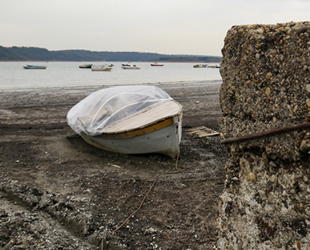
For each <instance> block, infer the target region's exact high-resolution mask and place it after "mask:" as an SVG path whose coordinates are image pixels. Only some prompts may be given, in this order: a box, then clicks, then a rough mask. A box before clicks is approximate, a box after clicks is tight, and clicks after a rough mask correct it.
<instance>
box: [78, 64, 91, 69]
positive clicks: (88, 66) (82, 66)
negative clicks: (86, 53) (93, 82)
mask: <svg viewBox="0 0 310 250" xmlns="http://www.w3.org/2000/svg"><path fill="white" fill-rule="evenodd" d="M91 66H92V64H83V65H80V66H79V68H80V69H90V68H91Z"/></svg>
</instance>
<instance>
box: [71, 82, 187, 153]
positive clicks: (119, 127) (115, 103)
mask: <svg viewBox="0 0 310 250" xmlns="http://www.w3.org/2000/svg"><path fill="white" fill-rule="evenodd" d="M182 116H183V110H182V106H181V105H180V104H179V103H178V102H176V101H175V100H173V99H172V98H171V97H170V96H169V95H168V94H167V93H166V92H165V91H163V90H162V89H160V88H158V87H156V86H144V85H139V86H120V87H111V88H107V89H102V90H99V91H96V92H94V93H92V94H90V95H89V96H88V97H86V98H85V99H83V100H82V101H80V102H79V103H78V104H76V105H75V106H74V107H72V108H71V109H70V111H69V112H68V114H67V122H68V124H69V126H70V127H71V128H72V129H73V130H74V131H75V132H76V133H77V134H79V135H81V137H82V138H83V139H84V140H85V141H86V142H88V143H89V144H91V145H93V146H96V147H98V148H101V149H104V150H107V151H112V152H117V153H123V154H146V153H159V154H164V155H167V156H170V157H171V158H176V157H177V155H178V153H179V144H180V141H181V136H182Z"/></svg>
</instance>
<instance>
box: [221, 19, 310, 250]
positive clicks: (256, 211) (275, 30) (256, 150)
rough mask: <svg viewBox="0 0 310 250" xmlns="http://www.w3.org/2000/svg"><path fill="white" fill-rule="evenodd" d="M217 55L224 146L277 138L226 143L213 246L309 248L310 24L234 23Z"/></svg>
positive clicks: (231, 247) (228, 247) (229, 247)
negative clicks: (219, 67)
mask: <svg viewBox="0 0 310 250" xmlns="http://www.w3.org/2000/svg"><path fill="white" fill-rule="evenodd" d="M222 54H223V58H222V63H221V70H220V73H221V75H222V78H223V84H222V85H221V89H220V105H221V109H222V114H223V117H222V118H220V121H219V123H220V133H221V138H222V140H223V142H225V140H226V141H227V139H230V138H238V137H242V136H248V135H253V134H254V135H255V134H257V133H269V132H270V131H271V132H272V131H276V130H278V132H279V131H281V133H271V134H270V135H265V136H260V137H254V138H252V139H248V140H239V141H235V142H231V143H228V142H227V144H226V145H227V148H228V150H229V159H228V161H227V163H226V180H225V189H224V192H223V194H222V195H221V197H220V205H219V208H220V209H219V219H218V226H219V230H220V233H219V240H218V248H219V249H306V248H305V247H306V246H310V235H309V233H308V225H309V221H310V217H309V216H310V203H309V198H310V196H309V195H310V191H309V190H310V186H309V182H308V180H309V175H310V171H309V169H310V168H309V167H310V164H309V163H310V157H309V151H310V131H309V126H308V125H309V123H307V122H309V120H310V113H309V111H310V87H309V84H310V72H309V71H310V60H309V58H310V22H308V21H306V22H289V23H279V24H274V25H263V24H255V25H238V26H233V27H232V28H231V29H230V30H228V32H227V35H226V37H225V44H224V47H223V49H222ZM300 124H303V125H302V127H299V128H298V126H300ZM292 126H293V127H294V129H287V128H288V127H289V128H291V127H292ZM295 127H297V128H295ZM236 180H238V181H236Z"/></svg>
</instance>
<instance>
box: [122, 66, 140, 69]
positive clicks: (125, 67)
mask: <svg viewBox="0 0 310 250" xmlns="http://www.w3.org/2000/svg"><path fill="white" fill-rule="evenodd" d="M122 68H123V69H140V67H138V66H122Z"/></svg>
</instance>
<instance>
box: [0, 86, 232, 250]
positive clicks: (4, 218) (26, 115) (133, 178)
mask: <svg viewBox="0 0 310 250" xmlns="http://www.w3.org/2000/svg"><path fill="white" fill-rule="evenodd" d="M159 87H161V88H163V89H164V90H166V91H167V92H168V93H169V94H170V95H171V96H172V97H173V98H174V99H175V100H177V101H178V102H180V103H181V104H182V106H183V108H184V118H183V135H182V141H181V145H180V149H181V152H180V157H179V159H178V161H176V160H175V159H170V158H168V157H165V156H162V155H121V154H116V153H111V152H106V151H103V150H100V149H97V148H95V147H93V146H91V145H89V144H87V143H86V142H84V141H83V140H82V139H81V138H80V137H79V136H78V135H76V134H74V132H73V131H72V130H71V128H70V127H69V126H68V125H67V123H66V114H67V112H68V111H69V109H70V108H71V107H72V106H73V105H75V104H76V103H77V102H78V101H80V100H81V99H82V98H84V97H85V96H86V95H88V94H89V93H91V92H93V91H95V90H98V89H99V88H100V87H86V88H42V89H24V90H19V91H16V90H3V91H1V92H0V153H1V158H0V170H1V171H0V201H1V202H0V221H1V224H0V249H109V250H111V249H214V247H215V246H216V240H217V227H216V220H217V217H218V208H217V206H218V197H219V195H220V194H221V192H222V191H223V186H224V184H223V183H224V175H225V169H224V166H225V162H226V160H227V151H226V148H225V146H223V145H221V144H219V136H214V137H202V138H200V137H198V136H197V135H195V134H194V135H193V134H189V133H188V131H187V130H188V129H190V128H193V127H197V126H206V127H208V128H211V129H214V130H218V118H219V117H220V116H221V110H220V107H219V101H218V96H219V87H220V83H219V82H213V83H210V82H209V83H207V82H191V83H179V84H176V83H174V84H168V83H166V84H162V85H159ZM144 198H145V200H144V203H143V204H142V201H143V199H144ZM141 204H142V206H140V205H141ZM134 212H135V213H134ZM133 213H134V214H133ZM131 214H133V215H131ZM127 218H128V220H127V221H125V220H126V219H127ZM123 222H125V223H124V224H122V223H123ZM120 226H121V227H120Z"/></svg>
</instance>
